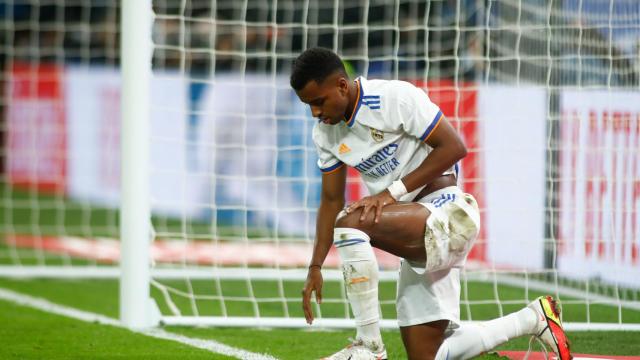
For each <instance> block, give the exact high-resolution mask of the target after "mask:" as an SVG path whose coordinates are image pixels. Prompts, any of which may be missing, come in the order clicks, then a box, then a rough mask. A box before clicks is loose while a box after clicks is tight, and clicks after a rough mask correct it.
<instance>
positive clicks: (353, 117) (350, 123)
mask: <svg viewBox="0 0 640 360" xmlns="http://www.w3.org/2000/svg"><path fill="white" fill-rule="evenodd" d="M356 85H358V99H357V100H356V104H355V105H354V106H353V111H352V112H351V117H350V118H349V120H347V126H348V127H352V126H353V124H355V123H356V115H357V114H358V110H359V109H360V105H361V104H362V95H363V94H362V92H363V91H362V78H361V77H358V78H357V79H356Z"/></svg>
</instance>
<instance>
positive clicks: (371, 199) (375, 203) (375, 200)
mask: <svg viewBox="0 0 640 360" xmlns="http://www.w3.org/2000/svg"><path fill="white" fill-rule="evenodd" d="M395 202H396V199H394V198H393V197H392V196H391V194H390V193H389V190H384V191H383V192H381V193H379V194H376V195H373V196H367V197H364V198H362V199H360V200H358V201H356V202H354V203H353V204H350V205H349V206H347V208H346V209H345V210H346V211H347V214H349V213H351V212H352V211H355V210H357V209H359V208H363V209H362V213H361V214H360V221H364V219H366V218H367V215H368V214H369V212H370V211H374V213H375V217H374V218H373V221H374V222H375V223H377V222H378V221H379V220H380V217H381V216H382V208H383V207H385V206H387V205H390V204H393V203H395Z"/></svg>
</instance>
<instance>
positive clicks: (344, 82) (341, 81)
mask: <svg viewBox="0 0 640 360" xmlns="http://www.w3.org/2000/svg"><path fill="white" fill-rule="evenodd" d="M338 91H339V92H340V95H342V96H345V95H347V93H348V92H349V80H348V79H347V78H345V77H344V76H339V77H338Z"/></svg>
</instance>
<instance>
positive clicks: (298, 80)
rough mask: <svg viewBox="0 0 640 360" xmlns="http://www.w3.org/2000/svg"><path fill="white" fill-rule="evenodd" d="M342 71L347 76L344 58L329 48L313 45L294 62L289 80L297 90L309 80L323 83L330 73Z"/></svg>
mask: <svg viewBox="0 0 640 360" xmlns="http://www.w3.org/2000/svg"><path fill="white" fill-rule="evenodd" d="M335 72H341V73H342V74H344V75H345V76H347V71H346V69H345V68H344V64H343V63H342V60H341V59H340V57H339V56H338V55H336V53H334V52H333V51H331V50H329V49H325V48H321V47H313V48H309V49H307V50H305V51H304V52H302V54H300V55H299V56H298V58H296V59H295V61H294V62H293V70H292V71H291V78H290V79H289V82H290V84H291V87H292V88H293V89H295V90H296V91H299V90H302V89H303V88H304V87H305V86H306V85H307V83H308V82H309V81H311V80H314V81H315V82H317V83H321V82H322V81H323V80H324V79H326V78H327V77H328V76H329V75H332V74H334V73H335Z"/></svg>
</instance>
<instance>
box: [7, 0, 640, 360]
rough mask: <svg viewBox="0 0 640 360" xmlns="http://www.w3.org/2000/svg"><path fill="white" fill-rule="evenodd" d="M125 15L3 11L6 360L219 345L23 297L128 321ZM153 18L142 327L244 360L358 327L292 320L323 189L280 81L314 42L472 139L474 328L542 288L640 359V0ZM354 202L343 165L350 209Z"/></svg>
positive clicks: (300, 121)
mask: <svg viewBox="0 0 640 360" xmlns="http://www.w3.org/2000/svg"><path fill="white" fill-rule="evenodd" d="M121 10H122V9H121V4H120V2H119V1H106V0H98V1H90V2H89V1H80V0H41V1H28V0H24V1H23V0H15V1H0V27H1V29H2V31H1V32H0V69H2V70H1V76H0V112H1V114H2V116H1V117H0V131H1V132H2V134H1V136H0V141H1V143H0V148H1V149H2V151H0V169H1V170H0V171H1V175H0V176H1V179H2V180H1V182H0V185H1V189H2V193H1V195H0V200H1V201H2V207H0V299H3V300H0V319H3V320H6V321H2V323H6V324H12V325H10V326H9V325H8V326H7V327H6V328H5V329H4V333H3V330H0V334H4V335H6V336H4V339H5V340H6V344H13V345H14V350H13V352H11V351H12V350H11V347H9V350H0V354H3V353H2V351H8V352H6V353H4V356H0V357H7V358H12V356H13V357H15V358H28V357H43V356H45V357H50V358H64V357H65V354H66V356H71V357H74V356H76V355H83V356H94V355H95V357H108V356H110V355H113V356H116V355H120V356H126V357H144V356H152V355H153V356H156V357H162V356H167V355H166V354H181V355H180V356H183V357H185V358H191V357H190V356H192V357H193V358H197V357H198V356H203V357H204V356H208V355H207V354H206V353H204V355H203V353H200V354H199V355H198V354H197V353H195V354H190V353H189V354H188V353H187V352H185V351H186V350H185V348H171V347H169V345H166V344H165V345H159V344H153V346H151V345H149V344H147V343H145V340H141V339H139V338H136V336H137V335H135V334H133V333H128V332H126V331H124V330H122V331H121V330H119V329H115V328H114V329H112V330H109V331H110V332H108V331H107V330H104V329H102V330H100V329H98V328H100V326H98V325H95V327H91V328H87V329H84V328H82V331H79V330H78V327H80V326H81V325H77V324H75V325H69V323H68V320H66V319H63V318H58V317H55V316H53V315H46V316H45V315H44V314H43V313H39V314H37V315H34V314H32V313H31V312H32V311H33V310H30V309H27V308H26V307H22V306H18V305H16V303H22V304H30V305H31V306H32V307H34V306H35V307H38V306H37V305H34V304H39V303H38V302H37V301H38V300H47V301H49V303H47V304H49V305H51V304H52V303H53V304H57V305H60V306H64V309H67V308H71V309H77V310H82V311H85V312H89V313H90V314H100V315H101V316H107V317H108V319H118V317H119V311H118V308H119V304H118V279H119V276H120V271H119V268H118V264H119V259H120V241H119V238H120V221H119V215H118V214H119V212H118V208H119V206H120V200H121V196H120V194H121V186H120V184H121V168H120V166H121V156H124V157H126V156H127V154H124V155H121V148H120V144H121V141H120V140H121V138H122V135H121V127H122V126H121V122H120V121H121V116H120V113H121V101H120V100H121V98H120V96H121V92H122V89H121V84H122V82H123V80H122V76H121V71H120V65H121V48H120V45H121V38H120V36H121V28H120V25H121V19H122V14H121ZM146 15H148V16H149V17H150V21H151V22H152V32H151V36H150V37H151V38H150V39H149V51H151V52H152V54H151V56H152V61H151V62H152V64H151V67H152V76H151V79H150V87H151V89H150V103H149V105H148V108H149V111H150V114H151V119H150V122H149V124H150V125H149V126H150V131H149V134H148V136H147V138H146V139H144V141H146V142H148V143H149V172H148V174H147V176H148V180H149V184H148V187H149V193H150V206H151V209H152V216H151V218H150V222H151V225H152V228H153V234H152V235H153V241H152V242H151V244H150V256H151V263H152V264H151V278H150V291H151V296H152V297H153V299H154V300H155V303H156V304H157V308H158V310H159V311H158V312H157V313H154V314H155V315H154V316H153V317H149V319H150V321H151V322H152V323H154V324H159V323H162V324H164V325H167V327H165V329H167V330H169V332H170V333H171V334H173V335H175V334H179V335H181V336H184V337H186V338H190V339H208V341H210V343H209V344H212V343H213V344H217V345H216V346H218V345H219V346H218V347H215V346H214V347H213V349H214V350H213V351H214V352H215V351H217V352H219V353H221V354H226V356H231V357H239V358H248V357H251V356H258V357H256V358H261V357H260V356H262V358H269V357H268V355H264V354H265V353H266V354H270V356H273V357H276V358H283V359H286V358H289V359H296V358H313V357H316V358H317V357H319V356H321V355H326V354H328V353H331V352H332V350H336V349H337V348H339V347H340V346H342V344H343V342H345V341H346V337H347V336H348V335H350V334H351V333H350V332H349V331H348V330H339V331H334V332H323V333H322V335H320V336H318V335H317V333H310V332H306V331H301V330H300V329H294V330H290V329H284V328H288V327H292V328H305V325H304V323H303V321H302V319H301V317H302V311H301V306H300V300H299V292H300V289H301V287H302V283H303V281H304V276H305V274H306V265H307V263H308V259H309V257H310V249H311V248H310V246H311V243H312V241H313V234H314V226H315V215H316V207H317V205H318V201H319V188H320V173H319V171H318V170H317V167H316V165H315V161H316V155H315V149H314V148H313V143H312V142H311V139H310V133H311V129H312V127H313V124H314V121H313V120H312V119H311V116H310V113H309V110H308V109H307V108H305V107H304V106H302V104H301V103H299V101H298V99H297V98H296V96H295V94H294V93H293V92H292V91H291V90H290V89H289V86H288V75H289V69H290V67H291V63H292V61H293V59H294V58H295V57H296V56H297V55H298V54H299V53H300V52H301V51H302V50H303V49H305V48H307V47H311V46H324V47H327V48H331V49H333V50H335V51H337V52H338V53H339V54H340V55H341V56H343V58H344V59H345V62H346V65H347V67H348V69H349V71H351V72H352V73H353V75H354V76H358V75H364V76H366V77H368V78H384V79H403V80H407V81H410V82H413V83H414V84H416V85H418V86H420V87H422V88H424V89H425V91H427V92H428V94H429V96H430V97H431V98H432V100H433V101H434V102H436V103H437V104H439V105H440V107H441V108H442V110H443V112H444V113H445V115H446V116H447V117H448V119H449V120H450V121H452V122H453V123H454V125H455V126H456V127H457V128H458V129H459V131H460V132H461V134H462V135H463V137H464V139H465V141H466V143H467V147H468V148H469V150H470V151H469V155H468V156H467V157H466V158H465V159H464V160H463V161H462V164H461V174H462V175H461V186H462V187H463V188H464V189H465V191H467V192H470V193H473V194H474V195H475V196H476V197H477V198H478V200H479V203H480V204H481V207H482V213H483V230H482V233H481V236H480V239H479V241H478V244H477V245H476V246H475V248H474V249H473V251H472V253H471V255H470V258H469V263H468V266H467V268H466V270H465V276H464V283H463V295H462V304H461V305H462V308H461V314H462V317H463V319H464V320H469V321H478V320H485V319H489V318H492V317H495V316H499V315H503V314H506V313H508V312H511V311H513V310H515V309H518V308H519V307H521V306H523V305H525V304H527V303H528V302H529V301H531V300H532V299H533V298H535V297H536V296H538V295H539V294H543V293H551V294H553V295H554V296H556V297H558V298H559V299H560V300H561V303H562V305H563V309H564V321H565V322H566V323H567V326H568V328H569V329H570V330H572V331H581V330H588V332H572V333H571V336H572V338H573V339H574V340H573V345H574V349H576V350H577V351H578V352H586V353H592V354H608V355H638V354H640V345H638V341H637V339H638V337H640V258H639V256H640V254H639V250H640V226H639V224H640V2H638V1H636V0H501V1H495V0H431V1H428V0H395V1H383V0H368V1H364V0H362V1H355V0H345V1H337V0H336V1H314V0H306V1H294V0H261V1H258V0H255V1H254V0H244V1H233V0H206V1H205V0H154V1H152V2H151V5H150V6H149V8H148V11H147V14H146ZM125 36H126V35H125ZM140 51H145V49H144V48H142V49H141V50H140ZM365 194H366V189H365V188H364V187H363V186H362V184H361V183H360V181H359V180H358V176H357V172H356V171H355V170H353V169H349V185H348V190H347V200H348V201H353V200H355V199H357V198H359V197H361V196H364V195H365ZM140 226H143V227H144V226H147V225H146V224H140ZM139 240H140V241H148V240H147V239H139ZM377 255H378V256H379V262H380V266H381V268H382V269H383V276H382V277H383V282H382V284H381V311H382V314H383V317H384V319H385V320H384V323H383V325H384V326H385V327H386V328H389V329H390V330H389V331H388V332H385V339H386V341H387V344H388V346H389V349H390V356H391V357H392V358H403V357H404V353H403V350H402V345H401V342H400V340H399V334H398V332H397V331H394V330H392V329H393V328H394V326H395V323H394V319H395V307H394V301H393V299H394V296H395V279H396V274H395V269H396V268H397V265H398V259H396V258H394V257H393V256H389V255H388V254H384V253H382V252H379V253H377ZM141 262H144V258H143V259H141ZM325 277H326V279H327V281H328V283H327V289H326V290H325V294H324V297H325V301H324V303H323V305H322V306H316V312H317V313H318V314H319V315H320V318H321V320H320V322H319V324H318V325H316V326H315V327H314V328H341V329H345V328H347V329H348V328H349V327H350V326H351V322H350V320H349V318H350V312H349V309H348V304H347V303H346V301H345V296H344V291H343V288H342V282H341V281H342V280H341V275H340V274H339V272H338V271H337V259H336V257H335V254H334V253H331V254H330V256H329V259H328V266H327V269H326V270H325ZM27 295H28V297H21V296H27ZM34 301H35V302H34ZM49 305H47V306H49ZM41 308H42V307H41ZM149 308H150V309H151V310H150V312H153V311H152V310H154V306H152V305H149ZM3 309H4V310H3ZM56 309H58V308H56ZM51 311H54V312H56V311H57V310H51ZM96 316H97V315H96ZM33 318H38V319H39V320H33ZM28 319H31V320H28ZM108 319H104V318H99V322H107V323H110V322H109V320H108ZM114 324H115V323H114ZM89 325H90V324H89ZM89 325H82V326H89ZM12 326H13V327H12ZM42 326H53V327H57V328H60V329H64V331H62V333H61V334H59V335H58V336H61V337H62V338H63V339H64V340H60V339H57V338H56V337H55V336H49V337H45V336H44V333H42V334H41V332H40V331H39V330H38V329H39V328H42ZM184 326H187V327H184ZM193 326H207V327H206V328H201V327H193ZM105 328H109V329H111V328H110V327H108V326H106V327H105ZM264 328H270V329H272V330H270V331H264V330H263V329H264ZM274 328H277V330H276V329H274ZM71 329H75V330H71ZM614 330H626V332H624V333H620V332H615V331H614ZM73 331H75V333H74V332H73ZM118 331H121V332H118ZM107 332H108V334H107ZM9 334H11V335H10V336H9ZM65 334H66V335H65ZM147 334H148V333H147ZM83 336H85V337H86V336H89V337H90V338H91V339H92V340H91V341H93V342H94V343H95V344H97V345H94V347H87V346H86V345H83V344H85V343H86V341H80V340H75V339H82V338H83ZM155 336H156V337H162V336H159V335H158V333H155ZM140 338H142V337H140ZM30 339H31V340H30ZM34 339H38V340H37V341H38V342H39V343H45V344H50V346H46V345H45V346H40V347H39V345H34V343H33V341H36V340H34ZM104 339H109V340H108V341H106V340H104ZM123 339H125V340H123ZM173 339H174V340H175V338H173ZM291 339H295V343H296V345H292V344H291ZM318 339H326V340H321V341H318ZM5 340H3V341H5ZM103 340H104V341H103ZM183 340H184V339H183ZM3 341H0V343H2V342H3ZM216 341H219V342H221V343H224V344H227V345H229V346H233V347H235V348H233V349H234V350H229V349H228V348H225V347H224V346H223V345H222V344H220V343H216ZM106 342H108V343H109V344H116V345H115V346H113V347H105V346H104V344H105V343H106ZM183 342H184V341H183ZM60 343H64V344H65V346H66V347H68V348H69V349H70V350H69V352H68V353H59V352H56V351H57V350H56V348H57V347H59V346H60V345H56V344H60ZM147 345H149V346H147ZM162 346H167V347H162ZM201 347H202V346H201ZM526 348H527V344H526V341H524V342H516V343H514V344H510V345H509V346H507V347H505V349H511V350H526ZM153 349H156V350H153ZM158 349H159V350H158ZM225 349H226V350H225ZM238 349H240V350H238ZM241 349H246V350H250V351H253V352H256V353H261V354H263V355H255V354H249V355H247V353H243V352H242V351H241ZM209 350H211V348H209ZM227 350H229V351H230V352H228V351H227ZM127 351H130V352H127ZM153 351H158V353H154V352H153ZM202 351H204V350H202ZM225 351H227V352H225ZM234 351H236V352H234ZM237 351H240V352H237ZM300 354H304V355H300ZM221 356H222V357H221V358H223V355H221Z"/></svg>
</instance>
